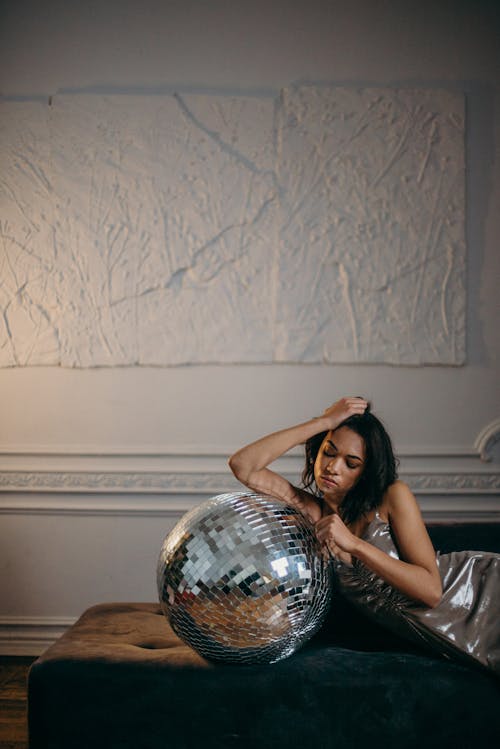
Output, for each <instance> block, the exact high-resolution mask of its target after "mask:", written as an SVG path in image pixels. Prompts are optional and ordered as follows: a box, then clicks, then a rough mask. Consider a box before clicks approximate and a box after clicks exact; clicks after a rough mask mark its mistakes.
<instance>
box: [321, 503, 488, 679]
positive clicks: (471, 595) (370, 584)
mask: <svg viewBox="0 0 500 749" xmlns="http://www.w3.org/2000/svg"><path fill="white" fill-rule="evenodd" d="M363 539H364V540H365V541H368V542H369V543H371V544H373V545H374V546H376V547H377V548H379V549H381V550H382V551H385V552H386V553H387V554H389V555H390V556H391V557H395V558H397V559H399V554H398V551H397V547H396V544H395V542H394V540H393V537H392V535H391V529H390V526H389V524H388V523H386V522H385V521H384V520H382V518H380V516H379V515H378V514H377V515H376V516H375V518H374V519H373V520H372V522H371V523H370V524H369V525H368V527H367V529H366V531H365V533H364V534H363ZM436 558H437V564H438V568H439V572H440V575H441V580H442V583H443V597H442V599H441V602H440V603H439V605H438V606H436V607H435V608H428V607H425V606H423V605H419V604H418V603H416V602H415V601H412V600H411V599H409V598H408V597H407V596H405V595H404V594H403V593H400V592H399V591H398V590H396V589H395V588H393V587H391V586H390V585H389V584H388V583H386V582H384V580H382V579H381V578H380V577H378V575H376V574H375V573H374V572H372V571H371V570H369V569H368V568H367V567H365V565H364V564H363V563H362V562H360V561H359V560H357V559H355V560H354V562H353V564H352V565H350V564H347V563H345V562H342V561H340V560H337V559H335V560H334V568H335V572H336V576H337V579H338V583H339V586H340V589H341V591H342V593H343V594H344V595H345V596H346V597H347V598H348V600H350V601H351V602H352V603H353V604H354V605H355V606H356V607H358V608H360V609H361V610H362V611H363V613H365V614H366V615H367V616H369V617H371V618H372V619H374V620H375V621H377V622H378V623H379V624H381V625H382V626H383V627H385V628H386V629H389V630H391V631H392V632H394V633H395V634H397V635H399V636H400V637H404V638H406V639H409V640H411V641H412V642H416V643H417V644H420V645H424V646H428V647H431V648H432V649H433V650H438V651H439V652H440V653H441V654H442V655H444V656H446V657H452V658H459V659H461V660H464V659H465V660H466V661H468V662H469V663H470V662H471V659H472V662H475V663H476V664H480V665H482V666H485V667H486V668H488V669H489V670H491V671H493V672H494V673H495V674H496V675H497V676H499V677H500V554H494V553H490V552H485V551H454V552H451V553H450V554H440V553H439V552H438V553H437V556H436Z"/></svg>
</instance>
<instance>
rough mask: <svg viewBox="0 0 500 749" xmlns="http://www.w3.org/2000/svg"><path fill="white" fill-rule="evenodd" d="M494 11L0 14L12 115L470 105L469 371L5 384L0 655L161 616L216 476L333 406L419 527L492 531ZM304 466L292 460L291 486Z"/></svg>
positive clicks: (277, 371)
mask: <svg viewBox="0 0 500 749" xmlns="http://www.w3.org/2000/svg"><path fill="white" fill-rule="evenodd" d="M4 5H5V4H4ZM495 5H496V4H495V3H494V2H472V0H471V1H470V2H451V1H450V2H438V3H432V2H422V3H419V4H417V3H406V2H397V1H395V0H393V1H392V2H374V1H373V0H372V1H370V0H364V1H361V0H358V2H347V1H345V2H335V1H334V2H326V1H325V2H318V1H315V0H309V1H308V2H305V1H304V2H284V1H282V0H278V1H277V2H263V1H261V0H252V1H250V0H249V1H248V2H246V1H245V2H235V1H234V0H233V2H221V1H220V0H215V1H211V2H205V1H204V0H198V1H196V0H179V2H168V1H164V2H160V1H159V0H158V2H152V1H151V0H149V1H148V0H143V1H142V2H135V3H134V2H131V1H130V0H128V1H127V0H125V1H123V0H122V2H120V1H119V0H112V1H111V2H94V1H93V2H87V3H86V4H85V5H83V4H80V3H77V2H68V1H67V0H66V1H65V2H63V1H62V0H60V1H57V0H47V2H45V3H37V2H34V1H33V2H22V1H21V2H18V3H10V4H8V8H7V9H5V8H4V9H3V10H2V14H3V18H1V19H0V34H1V37H0V91H1V93H2V94H3V95H5V96H9V97H13V96H14V97H15V96H20V97H42V98H44V99H45V98H46V97H47V98H48V97H49V96H50V95H53V94H55V93H57V92H58V91H59V92H60V91H74V92H77V93H78V92H81V91H83V90H88V91H91V92H96V93H99V92H103V91H104V92H110V93H115V92H117V91H125V92H131V93H133V92H137V91H139V92H141V93H147V92H148V91H158V90H165V91H172V90H175V89H176V88H182V89H183V90H189V89H191V90H196V91H223V92H244V93H249V92H252V91H256V92H259V93H264V92H271V93H274V92H276V91H278V90H279V89H280V88H281V87H283V86H287V85H289V84H290V83H292V82H296V81H307V82H329V83H332V84H334V85H337V84H344V85H347V86H354V87H361V86H370V85H374V86H377V85H382V86H389V87H390V86H413V87H418V88H426V87H428V88H437V87H439V88H449V89H450V90H453V91H463V92H464V93H465V95H466V103H467V126H466V129H467V140H466V156H467V246H468V250H467V253H468V254H467V263H468V278H467V294H468V306H467V363H466V364H465V365H464V366H462V367H443V366H441V367H437V366H435V367H395V366H394V367H390V366H384V365H376V366H375V365H363V366H348V365H342V366H331V365H330V366H320V365H295V366H291V365H268V366H196V367H178V368H164V369H163V368H162V369H160V368H158V369H155V368H122V369H94V370H69V369H60V368H26V369H16V368H13V369H4V370H0V404H1V414H2V419H1V420H0V453H1V454H0V469H1V470H2V471H3V472H2V473H1V474H0V482H1V486H0V488H1V489H2V493H1V494H0V511H1V516H0V585H1V596H0V639H1V643H0V644H1V648H2V649H3V651H4V652H14V651H17V652H21V651H23V650H24V651H26V652H30V651H31V652H36V651H37V650H39V649H40V648H41V647H42V646H43V645H44V643H46V642H48V641H50V639H51V638H52V637H53V636H54V635H55V634H57V632H58V631H60V629H61V628H62V627H64V626H65V624H67V622H68V621H69V620H71V619H72V618H73V617H75V616H77V615H78V614H79V613H80V612H81V611H82V610H83V608H85V607H86V606H87V605H90V604H92V603H94V602H98V601H103V600H111V599H115V600H116V599H128V600H151V599H152V598H154V596H155V590H154V564H155V560H156V555H157V552H158V548H159V543H160V540H161V538H162V536H163V535H164V533H165V532H166V530H167V529H168V528H169V527H171V525H172V523H173V522H174V521H175V519H176V518H177V517H179V515H180V514H181V513H182V512H183V510H184V509H185V508H187V507H189V506H191V505H193V504H195V503H196V502H198V501H199V500H200V499H202V498H203V497H204V496H207V495H209V494H211V493H216V492H217V491H219V490H221V491H222V490H224V489H225V488H230V487H231V486H234V484H233V483H232V479H231V478H230V477H229V475H228V473H227V470H226V467H225V455H226V454H227V453H229V452H230V451H231V450H233V449H234V448H236V447H237V446H239V445H240V444H242V443H244V442H246V441H248V440H251V439H253V438H255V437H257V436H259V435H260V434H262V433H264V432H265V431H268V430H271V429H274V428H278V427H280V426H285V425H288V424H290V423H292V422H295V421H297V420H300V419H304V418H307V417H309V416H310V415H312V414H317V413H319V412H320V411H321V410H322V409H323V408H324V407H325V406H326V405H327V404H329V403H331V402H332V401H333V400H334V399H336V398H337V397H338V396H339V395H342V394H344V393H354V394H364V395H366V396H368V397H370V398H371V399H372V400H373V403H374V407H375V410H376V412H377V413H378V414H379V415H381V416H382V417H383V419H384V420H385V422H386V424H387V426H388V427H389V429H390V431H391V433H392V435H393V437H394V441H395V444H396V447H397V448H398V449H399V451H400V453H401V454H402V470H403V473H404V475H405V476H407V478H408V480H409V482H410V484H412V486H413V487H414V488H415V490H416V492H417V494H418V496H419V499H420V500H421V502H422V505H423V507H424V510H425V512H426V514H427V515H428V516H429V517H431V516H432V515H434V516H435V517H457V518H458V517H472V518H475V519H481V518H487V519H491V518H493V517H495V516H498V510H499V499H500V472H499V467H498V462H497V461H495V460H494V461H492V462H489V463H484V462H482V461H481V460H480V457H479V452H480V447H481V445H482V446H483V447H486V448H490V450H489V451H490V454H491V455H492V456H493V457H494V455H495V450H494V449H493V448H494V443H495V441H496V438H497V436H498V423H497V421H498V419H499V416H500V389H499V386H498V383H499V373H500V371H499V370H500V356H499V355H500V336H499V335H498V321H499V311H500V310H499V301H498V300H499V294H498V288H499V282H500V262H499V251H498V241H499V240H498V238H499V237H500V212H499V211H498V205H499V204H500V159H499V143H500V115H499V104H500V76H499V73H498V53H497V48H496V45H497V39H498V32H499V30H500V23H499V12H498V11H497V10H496V9H495ZM0 219H1V217H0ZM0 252H1V250H0ZM0 281H1V279H0ZM489 425H492V426H491V429H488V427H489ZM481 435H482V439H481ZM497 457H498V456H497ZM299 464H300V459H299V458H295V457H292V458H290V459H289V460H288V462H287V461H285V462H284V469H285V470H287V471H289V472H290V473H291V474H292V475H293V474H296V472H297V470H298V467H299Z"/></svg>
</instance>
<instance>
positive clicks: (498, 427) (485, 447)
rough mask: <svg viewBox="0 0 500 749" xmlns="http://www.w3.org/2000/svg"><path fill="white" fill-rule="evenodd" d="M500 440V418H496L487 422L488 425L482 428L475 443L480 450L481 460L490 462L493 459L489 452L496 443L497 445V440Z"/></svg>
mask: <svg viewBox="0 0 500 749" xmlns="http://www.w3.org/2000/svg"><path fill="white" fill-rule="evenodd" d="M499 441H500V418H499V419H495V420H494V421H492V422H491V423H490V424H487V426H485V427H484V429H482V430H481V431H480V432H479V434H478V436H477V438H476V441H475V443H474V447H475V448H476V450H477V451H478V453H479V455H480V457H481V460H484V461H485V462H488V461H490V460H491V455H490V454H489V453H490V451H491V449H492V448H493V446H494V445H496V443H497V442H499Z"/></svg>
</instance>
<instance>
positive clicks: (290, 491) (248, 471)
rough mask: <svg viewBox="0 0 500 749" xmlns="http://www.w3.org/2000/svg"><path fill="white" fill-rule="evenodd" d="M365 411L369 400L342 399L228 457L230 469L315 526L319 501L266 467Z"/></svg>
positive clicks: (256, 488)
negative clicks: (320, 434) (296, 447)
mask: <svg viewBox="0 0 500 749" xmlns="http://www.w3.org/2000/svg"><path fill="white" fill-rule="evenodd" d="M365 408H366V401H364V400H363V399H361V398H342V399H341V400H339V401H337V402H336V403H334V404H333V406H330V408H327V409H326V411H325V413H324V414H323V416H320V417H318V418H315V419H310V420H309V421H306V422H304V423H303V424H297V425H296V426H292V427H290V428H288V429H282V430H280V431H278V432H273V433H272V434H268V435H267V436H265V437H262V438H261V439H259V440H257V441H256V442H252V443H251V444H249V445H246V446H245V447H242V448H241V449H240V450H238V451H237V452H236V453H234V455H232V456H231V457H230V458H229V466H230V468H231V470H232V472H233V473H234V475H235V476H236V478H237V479H238V480H239V481H241V483H242V484H244V485H245V486H248V487H249V489H252V490H253V491H256V492H262V493H264V494H270V495H272V496H274V497H277V498H278V499H281V500H283V501H284V502H286V503H287V504H290V505H291V506H292V507H295V508H296V509H298V510H299V511H300V512H302V513H303V514H304V515H305V516H306V517H307V518H308V519H309V520H310V521H311V522H313V523H315V522H316V521H317V520H319V518H320V517H321V508H320V505H319V502H318V500H317V499H316V498H315V497H314V496H313V495H312V494H310V493H309V492H306V491H304V490H303V489H299V488H297V487H295V486H293V485H292V484H291V483H290V482H289V481H287V479H285V478H284V477H283V476H280V475H279V474H278V473H275V471H271V470H270V469H269V468H267V466H268V465H269V464H270V463H272V462H273V461H275V460H276V459H277V458H279V457H280V456H281V455H284V453H286V452H288V450H291V448H292V447H295V446H296V445H300V444H303V443H304V442H307V440H308V439H309V438H310V437H313V436H314V435H315V434H319V433H320V432H327V431H329V430H330V429H335V428H336V427H338V426H339V424H341V423H342V421H344V420H345V419H347V418H348V417H349V416H352V415H353V414H354V413H363V411H364V410H365Z"/></svg>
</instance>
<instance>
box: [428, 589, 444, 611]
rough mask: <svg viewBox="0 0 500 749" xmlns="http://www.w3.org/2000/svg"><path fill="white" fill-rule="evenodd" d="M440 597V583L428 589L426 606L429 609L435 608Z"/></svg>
mask: <svg viewBox="0 0 500 749" xmlns="http://www.w3.org/2000/svg"><path fill="white" fill-rule="evenodd" d="M442 597H443V589H442V587H441V585H439V587H437V586H436V587H435V588H433V589H432V590H431V591H429V596H428V599H427V601H426V603H427V605H428V607H429V608H430V609H435V608H436V606H439V604H440V603H441V598H442Z"/></svg>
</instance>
